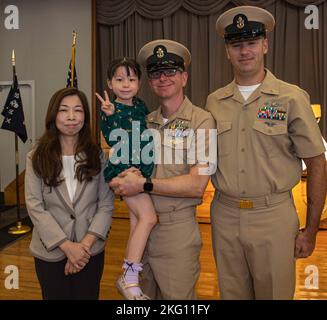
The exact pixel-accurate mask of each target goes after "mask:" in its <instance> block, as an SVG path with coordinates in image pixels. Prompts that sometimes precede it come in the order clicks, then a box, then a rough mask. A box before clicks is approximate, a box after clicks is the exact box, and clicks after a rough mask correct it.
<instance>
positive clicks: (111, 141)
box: [101, 97, 154, 182]
mask: <svg viewBox="0 0 327 320" xmlns="http://www.w3.org/2000/svg"><path fill="white" fill-rule="evenodd" d="M113 104H114V106H115V112H114V114H112V115H111V116H107V115H106V114H105V113H104V112H102V111H101V131H102V134H103V136H104V138H105V140H106V142H107V144H108V145H109V146H110V147H111V148H114V154H113V155H111V157H110V158H109V161H108V163H107V166H106V168H105V170H104V177H105V180H106V181H107V182H109V181H110V180H112V179H113V178H114V177H116V176H117V175H118V174H119V173H121V172H123V171H124V170H126V169H128V168H130V167H135V168H138V169H139V170H140V171H141V173H142V175H143V176H144V177H145V178H147V177H150V176H151V174H152V171H153V166H154V164H153V161H151V159H152V157H153V139H152V137H151V135H150V134H148V133H146V132H144V131H145V130H146V129H147V127H146V116H147V114H148V113H149V111H148V109H147V107H146V105H145V104H144V102H143V101H142V100H141V99H139V98H137V97H134V98H133V106H127V105H124V104H122V103H119V102H116V101H114V102H113ZM115 129H123V130H117V131H114V132H113V130H115ZM110 134H111V136H110ZM127 137H128V140H127ZM141 137H142V138H141ZM148 144H150V145H149V146H148V148H149V149H147V150H150V151H149V152H148V159H147V161H146V163H144V162H142V160H143V159H142V157H141V154H142V150H143V148H144V147H145V146H147V145H148ZM115 145H116V147H115ZM126 150H128V152H126ZM115 152H116V154H115ZM117 159H118V161H117ZM149 159H150V161H149ZM149 162H150V163H149Z"/></svg>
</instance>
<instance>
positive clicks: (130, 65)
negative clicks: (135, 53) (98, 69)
mask: <svg viewBox="0 0 327 320" xmlns="http://www.w3.org/2000/svg"><path fill="white" fill-rule="evenodd" d="M119 67H125V68H126V73H127V75H128V76H129V75H130V72H129V69H132V70H133V71H134V72H135V74H136V76H137V77H138V79H139V80H140V79H141V75H142V72H141V67H140V65H139V64H138V63H137V62H136V60H134V59H130V58H125V57H124V58H123V59H115V60H113V61H111V63H110V64H109V67H108V71H107V77H108V79H109V80H111V79H112V77H113V76H114V75H115V72H116V70H117V69H118V68H119Z"/></svg>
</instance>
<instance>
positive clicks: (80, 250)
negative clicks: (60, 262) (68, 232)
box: [59, 240, 91, 271]
mask: <svg viewBox="0 0 327 320" xmlns="http://www.w3.org/2000/svg"><path fill="white" fill-rule="evenodd" d="M59 247H60V249H61V250H62V251H63V252H64V253H65V255H66V257H67V258H68V260H69V261H70V262H71V264H72V265H73V266H74V267H75V268H76V269H77V270H78V271H81V270H82V269H83V268H84V267H85V265H86V264H87V263H88V262H89V260H90V257H91V252H90V249H89V247H88V246H87V245H85V244H83V243H78V242H72V241H69V240H66V241H65V242H63V243H62V244H61V245H60V246H59Z"/></svg>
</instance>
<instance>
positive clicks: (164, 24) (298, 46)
mask: <svg viewBox="0 0 327 320" xmlns="http://www.w3.org/2000/svg"><path fill="white" fill-rule="evenodd" d="M309 4H314V5H316V6H317V7H318V10H319V29H318V30H314V29H312V30H307V29H306V28H305V25H304V21H305V18H306V17H307V16H308V15H307V14H305V13H304V9H305V6H306V5H309ZM238 5H255V6H259V7H262V8H265V9H266V10H268V11H269V12H271V13H272V14H273V15H274V17H275V19H276V28H275V30H274V32H272V33H271V34H269V36H268V39H269V52H268V55H267V58H266V66H267V67H268V68H269V69H270V70H271V71H272V72H273V73H274V74H275V75H276V76H277V77H278V78H280V79H282V80H284V81H287V82H290V83H293V84H296V85H299V86H300V87H301V88H303V89H304V90H306V91H307V92H308V93H309V94H310V96H311V101H312V103H320V104H321V105H322V114H323V116H322V119H321V121H320V127H321V130H322V133H323V135H324V137H325V138H326V136H327V128H326V122H327V117H326V108H327V0H317V1H308V0H267V1H262V0H258V1H254V0H232V1H230V0H220V1H219V0H184V1H182V0H179V1H176V0H157V1H155V0H134V1H133V0H97V5H96V17H97V18H96V19H97V44H96V52H97V83H96V88H97V91H98V92H103V90H104V89H106V88H107V87H106V70H107V67H108V64H109V61H111V60H112V59H114V58H118V57H124V56H125V57H133V58H135V57H136V56H137V53H138V51H139V49H140V48H141V47H142V46H143V45H144V44H145V43H147V42H148V41H151V40H155V39H160V38H166V39H172V40H176V41H178V42H181V43H182V44H184V45H186V46H187V47H188V48H189V50H190V51H191V54H192V63H191V66H190V68H189V76H190V78H189V81H188V85H187V88H186V94H187V96H188V97H189V98H190V99H191V100H192V101H193V103H194V104H196V105H199V106H202V107H203V106H204V104H205V101H206V97H207V96H208V94H209V93H210V92H212V91H214V90H216V89H217V88H219V87H222V86H225V85H226V84H227V83H229V82H230V81H231V80H232V70H231V67H230V64H229V62H228V61H227V59H226V55H225V48H224V42H223V40H222V39H221V38H220V37H218V35H217V34H216V32H215V23H216V20H217V18H218V16H219V15H220V14H221V13H223V12H224V11H226V10H228V9H230V8H233V7H235V6H238ZM140 97H141V98H143V99H144V100H145V102H146V103H147V105H148V106H149V108H150V109H151V110H153V109H155V108H156V107H157V105H158V103H157V100H156V98H155V97H154V95H153V94H152V93H151V90H149V87H148V84H147V81H146V77H145V76H144V77H143V82H142V88H141V91H140Z"/></svg>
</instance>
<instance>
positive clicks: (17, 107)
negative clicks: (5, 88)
mask: <svg viewBox="0 0 327 320" xmlns="http://www.w3.org/2000/svg"><path fill="white" fill-rule="evenodd" d="M1 114H2V115H3V116H4V120H3V123H2V126H1V129H5V130H9V131H13V132H15V133H16V134H17V136H18V137H19V138H20V139H21V140H22V141H23V142H24V143H25V142H26V140H27V132H26V127H25V117H24V110H23V104H22V99H21V96H20V91H19V88H18V80H17V76H16V74H15V75H14V82H13V84H12V86H11V88H10V91H9V94H8V97H7V100H6V103H5V106H4V108H3V110H2V112H1Z"/></svg>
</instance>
